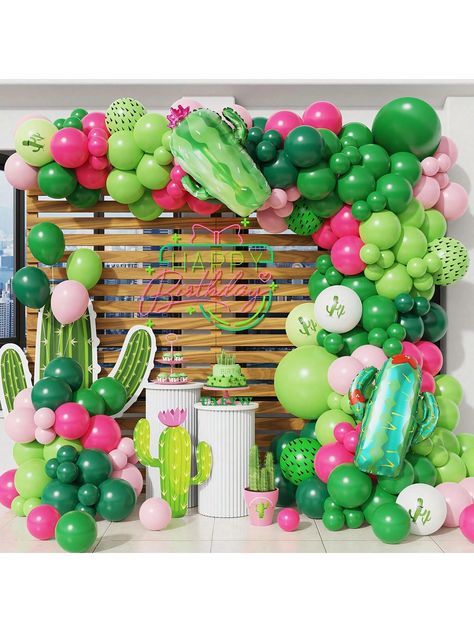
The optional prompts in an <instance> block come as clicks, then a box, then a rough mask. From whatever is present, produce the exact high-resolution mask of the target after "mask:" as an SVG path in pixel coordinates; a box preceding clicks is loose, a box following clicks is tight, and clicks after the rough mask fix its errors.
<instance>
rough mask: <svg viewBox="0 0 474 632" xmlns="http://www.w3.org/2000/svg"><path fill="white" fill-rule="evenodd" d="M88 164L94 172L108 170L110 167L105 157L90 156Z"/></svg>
mask: <svg viewBox="0 0 474 632" xmlns="http://www.w3.org/2000/svg"><path fill="white" fill-rule="evenodd" d="M88 164H89V166H90V167H91V168H92V169H94V171H104V169H105V170H108V168H109V166H110V163H109V161H108V159H107V156H90V157H89V163H88Z"/></svg>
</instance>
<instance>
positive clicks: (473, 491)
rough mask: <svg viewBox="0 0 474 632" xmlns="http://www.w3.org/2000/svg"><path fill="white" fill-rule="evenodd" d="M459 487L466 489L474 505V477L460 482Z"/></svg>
mask: <svg viewBox="0 0 474 632" xmlns="http://www.w3.org/2000/svg"><path fill="white" fill-rule="evenodd" d="M459 485H461V487H464V489H465V490H466V491H467V492H468V493H469V495H470V497H471V499H472V502H473V503H474V476H468V477H467V478H465V479H463V480H462V481H460V482H459Z"/></svg>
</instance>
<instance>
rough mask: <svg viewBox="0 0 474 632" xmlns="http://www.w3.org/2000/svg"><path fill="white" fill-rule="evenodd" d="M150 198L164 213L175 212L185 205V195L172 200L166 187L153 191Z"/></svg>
mask: <svg viewBox="0 0 474 632" xmlns="http://www.w3.org/2000/svg"><path fill="white" fill-rule="evenodd" d="M151 197H152V198H153V199H154V201H155V202H156V204H158V206H161V208H164V209H165V211H177V210H178V209H180V208H181V207H183V206H184V205H185V204H186V195H183V197H182V198H173V197H171V195H170V194H169V193H168V191H167V190H166V187H164V188H163V189H155V190H154V191H152V192H151Z"/></svg>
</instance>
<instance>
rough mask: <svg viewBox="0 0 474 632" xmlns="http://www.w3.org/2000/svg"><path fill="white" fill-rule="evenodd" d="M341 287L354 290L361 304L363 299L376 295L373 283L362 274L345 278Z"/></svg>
mask: <svg viewBox="0 0 474 632" xmlns="http://www.w3.org/2000/svg"><path fill="white" fill-rule="evenodd" d="M341 285H344V286H345V287H348V288H350V289H351V290H354V292H355V293H356V294H357V295H358V296H359V298H360V300H361V301H362V302H364V301H365V299H367V298H369V296H374V295H375V294H377V290H376V289H375V283H373V282H372V281H369V279H367V278H366V277H365V276H364V275H363V274H359V275H357V276H348V277H345V278H344V279H343V280H342V282H341ZM323 289H324V288H323ZM311 298H312V297H311Z"/></svg>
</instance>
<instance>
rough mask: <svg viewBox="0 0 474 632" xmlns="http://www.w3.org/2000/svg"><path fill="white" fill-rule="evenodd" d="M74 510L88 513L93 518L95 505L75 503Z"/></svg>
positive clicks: (95, 512)
mask: <svg viewBox="0 0 474 632" xmlns="http://www.w3.org/2000/svg"><path fill="white" fill-rule="evenodd" d="M74 511H82V512H83V513H87V514H89V516H91V517H92V518H94V520H95V516H96V514H97V511H96V510H95V507H88V506H87V505H83V504H82V503H77V505H76V506H75V508H74Z"/></svg>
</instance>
